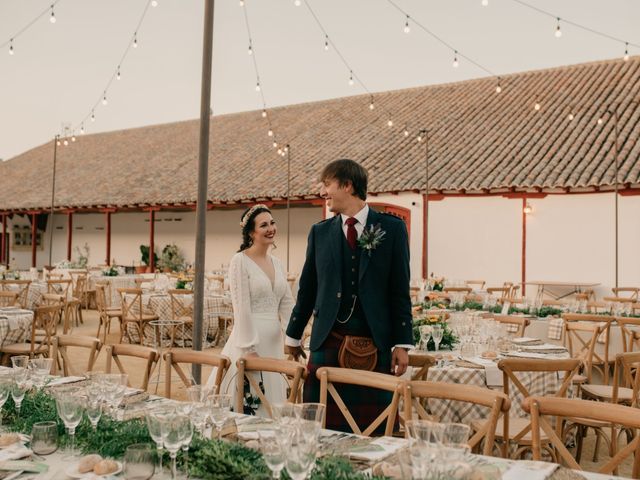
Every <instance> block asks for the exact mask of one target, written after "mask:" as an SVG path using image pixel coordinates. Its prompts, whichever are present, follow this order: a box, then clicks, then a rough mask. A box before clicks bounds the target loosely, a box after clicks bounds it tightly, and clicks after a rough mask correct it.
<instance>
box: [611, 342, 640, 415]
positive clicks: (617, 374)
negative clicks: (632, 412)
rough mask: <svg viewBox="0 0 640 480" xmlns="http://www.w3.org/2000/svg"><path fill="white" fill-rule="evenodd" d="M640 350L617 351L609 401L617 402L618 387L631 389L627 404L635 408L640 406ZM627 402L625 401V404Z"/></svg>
mask: <svg viewBox="0 0 640 480" xmlns="http://www.w3.org/2000/svg"><path fill="white" fill-rule="evenodd" d="M639 364H640V352H627V353H618V354H617V355H616V364H615V368H614V371H613V392H612V395H611V403H620V402H618V398H619V390H620V387H625V388H630V389H631V392H632V394H631V400H630V401H629V405H630V406H632V407H635V408H638V406H640V402H638V391H639V389H640V368H638V366H639ZM626 403H627V402H626V401H625V404H626Z"/></svg>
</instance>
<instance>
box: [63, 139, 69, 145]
mask: <svg viewBox="0 0 640 480" xmlns="http://www.w3.org/2000/svg"><path fill="white" fill-rule="evenodd" d="M62 144H63V145H64V146H65V147H66V146H67V145H69V140H67V139H66V138H65V139H64V142H62Z"/></svg>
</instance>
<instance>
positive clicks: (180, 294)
mask: <svg viewBox="0 0 640 480" xmlns="http://www.w3.org/2000/svg"><path fill="white" fill-rule="evenodd" d="M168 293H169V297H170V298H171V316H172V318H173V319H174V320H177V319H178V318H181V317H182V318H184V317H189V318H191V319H193V290H169V292H168ZM187 296H189V299H188V300H187Z"/></svg>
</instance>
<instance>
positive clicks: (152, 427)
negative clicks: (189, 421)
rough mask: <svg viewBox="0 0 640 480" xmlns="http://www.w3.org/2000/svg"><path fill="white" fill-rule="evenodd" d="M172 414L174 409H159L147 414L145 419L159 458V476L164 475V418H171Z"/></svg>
mask: <svg viewBox="0 0 640 480" xmlns="http://www.w3.org/2000/svg"><path fill="white" fill-rule="evenodd" d="M172 413H173V410H172V409H167V408H163V409H160V408H159V409H155V410H152V411H150V412H147V414H146V416H145V419H146V421H147V429H148V430H149V436H150V437H151V440H153V441H154V442H155V444H156V451H157V455H156V456H157V458H158V464H157V465H156V467H157V471H156V474H157V475H162V446H163V438H162V421H163V420H164V418H166V417H169V416H171V414H172Z"/></svg>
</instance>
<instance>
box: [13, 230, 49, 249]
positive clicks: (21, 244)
mask: <svg viewBox="0 0 640 480" xmlns="http://www.w3.org/2000/svg"><path fill="white" fill-rule="evenodd" d="M42 234H43V232H42V231H40V230H37V231H36V246H37V247H38V249H40V250H42ZM13 248H14V249H15V250H31V227H30V226H28V225H16V226H14V227H13Z"/></svg>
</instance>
